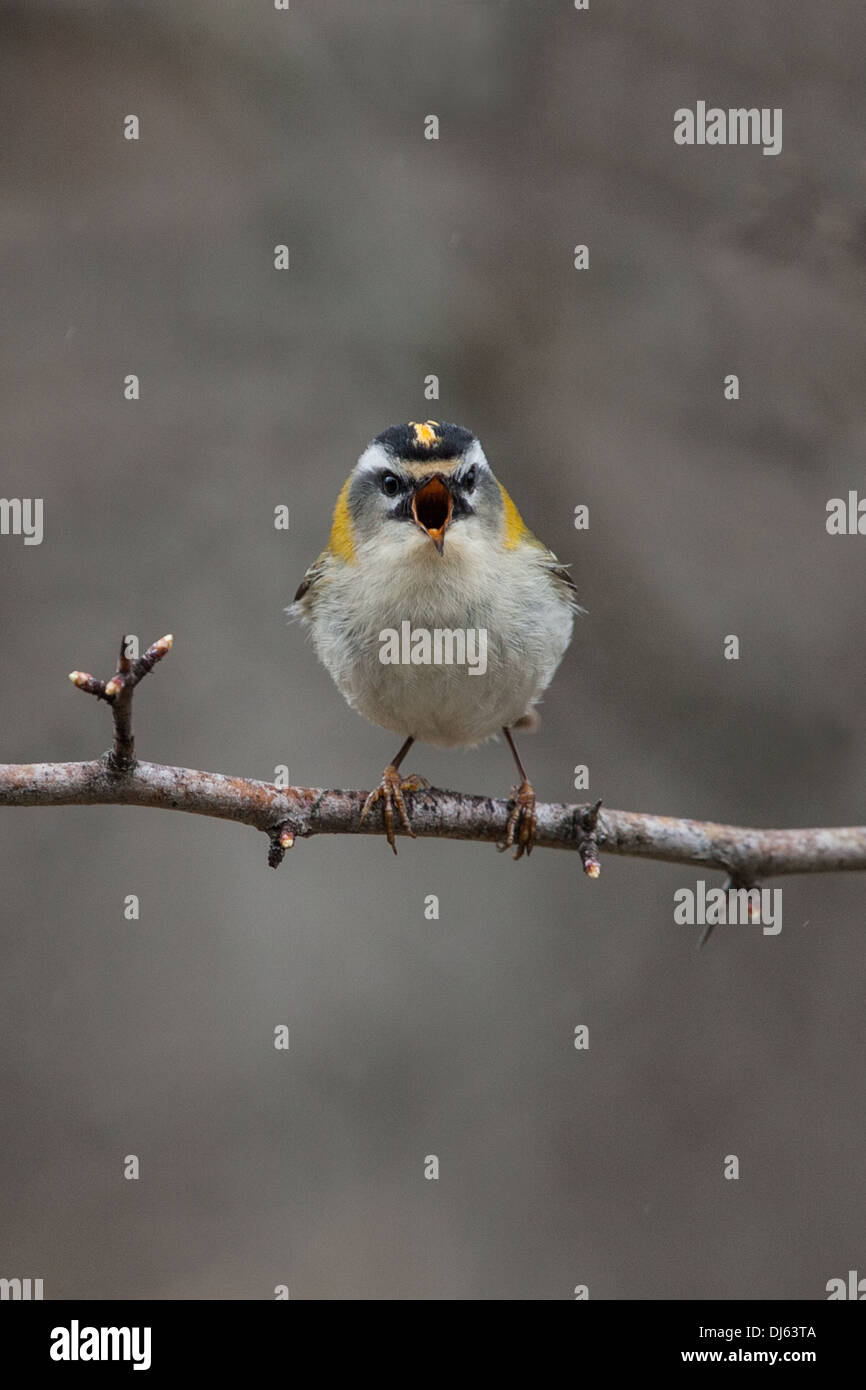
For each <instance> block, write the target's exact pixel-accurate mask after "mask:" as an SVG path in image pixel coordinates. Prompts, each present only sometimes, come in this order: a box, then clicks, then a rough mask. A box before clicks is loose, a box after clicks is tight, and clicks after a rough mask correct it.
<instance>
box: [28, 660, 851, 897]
mask: <svg viewBox="0 0 866 1390" xmlns="http://www.w3.org/2000/svg"><path fill="white" fill-rule="evenodd" d="M171 643H172V639H171V637H164V638H162V639H161V640H160V641H159V642H155V643H154V644H153V646H152V647H149V648H148V650H147V651H146V652H145V654H144V656H142V657H140V658H139V659H138V660H136V661H132V662H128V664H127V665H126V666H125V667H124V664H123V663H124V660H126V659H125V658H124V657H121V662H120V663H119V665H118V670H117V672H116V673H115V675H114V676H113V677H112V678H111V679H110V680H109V681H107V682H102V681H98V680H95V679H94V677H93V676H89V675H86V674H85V673H83V672H80V671H73V672H72V675H71V676H70V679H71V680H72V681H73V683H74V684H75V685H76V686H78V688H79V689H81V690H84V691H86V692H87V693H89V694H93V695H96V696H97V698H99V699H103V700H106V701H107V702H108V703H109V704H111V705H112V713H113V715H114V732H115V739H114V747H113V748H112V749H111V751H110V752H108V753H106V754H105V755H104V756H103V757H102V758H100V759H98V760H96V761H94V762H83V763H17V764H16V763H9V764H0V805H4V806H153V807H157V808H161V809H163V810H175V811H187V812H190V813H191V814H193V815H200V816H214V817H216V818H218V819H220V820H230V821H236V822H239V823H240V824H242V825H248V826H251V827H252V828H254V829H256V830H260V831H263V832H264V833H265V834H266V835H267V836H268V839H269V841H270V848H269V854H268V859H269V862H270V863H271V864H272V865H273V866H274V867H276V866H277V864H279V863H280V861H281V860H282V858H283V856H284V854H285V851H286V850H287V849H289V848H291V846H292V844H293V843H294V840H295V838H297V837H300V838H304V839H306V838H308V837H310V836H313V835H346V834H353V835H381V833H382V827H381V823H380V814H379V813H377V814H374V815H372V816H369V817H368V818H367V819H366V820H365V821H364V822H363V824H362V823H361V821H360V815H361V809H362V807H363V805H364V801H365V798H366V795H367V794H366V792H363V791H324V790H322V789H320V788H317V787H286V788H279V787H277V786H275V785H274V784H273V783H271V782H258V781H252V780H249V779H247V778H242V777H227V776H224V775H223V774H222V773H218V772H197V771H194V770H192V769H191V768H184V767H166V766H163V765H162V764H160V763H145V762H138V761H136V760H135V758H134V742H133V734H132V723H131V705H132V692H133V690H134V688H135V686H136V685H137V684H138V683H139V681H141V680H142V679H143V677H144V676H145V675H147V673H148V672H149V671H151V670H152V669H153V667H154V666H155V665H156V663H157V661H159V660H161V658H162V657H163V656H165V655H166V653H167V652H168V651H169V650H170V648H171ZM123 650H124V649H123V648H122V651H123ZM409 797H410V794H408V793H407V799H408V798H409ZM408 804H409V808H410V812H411V817H412V826H413V829H414V831H415V833H416V835H417V836H419V837H422V838H425V837H432V838H436V839H449V840H485V841H491V842H494V843H497V842H501V841H502V839H503V837H504V834H505V826H506V822H507V819H508V811H509V803H508V802H507V801H505V800H492V799H491V798H489V797H482V796H468V795H464V794H463V793H459V792H450V791H440V790H438V789H436V788H432V787H431V788H425V789H424V790H422V791H418V792H414V793H411V799H409V800H408ZM536 809H537V815H538V829H537V833H536V845H537V846H539V847H542V848H547V849H570V850H577V852H578V853H579V855H580V857H581V860H582V862H583V866H584V869H585V871H586V873H587V874H588V875H589V876H590V877H592V878H595V877H597V875H598V872H599V862H598V853H599V850H602V851H603V852H604V853H605V854H621V855H632V856H635V857H638V858H642V859H658V860H665V861H668V862H671V863H678V864H691V865H694V866H696V867H698V868H703V869H719V870H723V871H725V872H726V873H727V874H728V876H729V878H730V880H731V883H732V884H733V885H735V886H737V887H740V886H743V887H751V886H753V885H754V884H756V883H757V881H758V880H759V879H763V878H768V877H771V876H773V875H779V874H798V873H831V872H837V871H840V870H864V869H866V826H850V827H842V828H835V829H814V830H754V829H747V828H745V827H742V826H735V825H716V824H714V823H713V822H711V821H694V820H680V819H675V818H672V817H668V816H654V815H642V814H639V813H636V812H631V811H611V810H601V809H600V803H596V804H595V805H592V806H579V805H578V806H570V805H563V804H559V803H547V804H542V803H540V804H539V805H538V806H537V808H536Z"/></svg>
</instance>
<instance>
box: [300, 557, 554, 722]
mask: <svg viewBox="0 0 866 1390" xmlns="http://www.w3.org/2000/svg"><path fill="white" fill-rule="evenodd" d="M418 540H419V542H420V544H419V546H418V548H417V549H416V551H415V554H414V555H412V557H411V563H408V564H407V554H406V547H405V544H400V545H399V546H397V545H395V546H394V547H388V546H383V545H381V544H380V545H378V546H377V547H376V551H375V553H374V554H368V553H365V552H364V551H363V550H362V551H361V552H359V555H358V562H357V564H355V565H352V566H347V567H346V568H345V569H344V570H342V571H341V572H339V573H338V574H336V575H334V576H329V579H328V581H327V582H326V584H324V585H323V586H322V592H321V594H320V595H319V596H317V601H316V605H315V610H314V613H313V615H312V619H311V625H312V634H313V641H314V643H315V647H316V650H317V653H318V655H319V657H320V659H321V660H322V662H323V663H324V665H325V666H326V667H327V669H328V670H329V671H330V673H331V675H332V677H333V679H334V681H335V682H336V684H337V686H338V687H339V689H340V690H341V692H342V693H343V695H344V696H345V698H346V700H347V701H348V702H349V704H350V705H352V706H353V708H355V709H357V710H358V711H359V713H360V714H363V715H364V716H365V718H367V719H369V720H370V721H371V722H372V723H374V724H378V725H379V726H380V727H381V728H383V729H388V730H390V731H392V732H393V733H395V734H399V735H401V736H403V737H406V736H407V735H409V734H412V735H413V736H414V737H415V738H417V739H420V740H422V741H423V742H425V743H430V744H434V745H438V746H440V747H446V748H451V747H459V746H464V745H470V744H475V743H479V742H481V741H482V740H483V739H486V738H489V737H490V736H491V735H492V734H495V733H497V732H498V731H499V730H500V729H501V728H502V727H503V725H510V724H514V723H515V722H516V721H517V720H518V719H519V718H520V717H521V716H522V715H523V714H525V713H526V711H527V710H528V709H529V708H530V707H531V705H532V704H533V703H534V701H535V700H537V699H538V697H539V696H540V695H541V693H542V692H543V691H544V690H545V689H546V688H547V686H548V685H549V683H550V681H551V679H552V677H553V674H554V672H555V670H556V668H557V666H558V665H559V662H560V660H561V658H562V655H563V653H564V651H565V649H566V647H567V646H568V642H569V639H570V637H571V628H572V614H571V610H570V608H569V606H568V603H567V602H566V601H565V600H564V599H563V598H562V597H561V595H560V594H559V592H558V591H557V589H556V586H555V583H554V581H553V580H552V578H551V576H550V575H549V574H548V573H547V572H546V571H545V570H544V569H543V567H542V566H541V565H536V564H534V563H533V562H532V561H529V562H528V561H527V557H526V554H525V552H523V553H522V554H521V555H520V556H519V557H518V556H517V555H515V554H514V552H504V553H502V554H500V555H499V556H497V557H496V564H495V566H491V565H488V566H485V565H483V564H480V563H479V561H478V559H477V548H476V547H474V546H472V545H470V544H467V545H462V544H461V543H460V542H459V541H455V540H454V539H452V538H449V540H450V546H449V543H448V542H446V547H445V554H444V555H443V556H439V555H437V554H436V552H435V550H434V549H433V547H432V545H430V544H429V542H427V541H426V539H425V540H422V539H421V537H420V536H419V538H418ZM407 623H408V624H409V628H410V630H411V632H412V633H413V634H417V633H418V632H419V630H420V631H426V632H428V633H429V634H430V641H431V646H432V645H433V642H434V636H435V631H436V630H437V629H438V630H439V631H440V632H442V631H443V630H447V631H451V632H456V631H460V632H462V633H464V634H467V633H468V630H470V629H471V630H472V631H473V632H474V633H475V646H474V648H473V646H472V645H471V643H472V639H471V638H470V639H469V643H468V653H467V654H468V656H470V657H471V658H472V662H473V664H469V661H467V662H466V664H454V663H452V664H445V662H444V661H441V663H436V662H430V663H429V664H427V663H425V662H422V661H419V662H417V663H416V662H413V661H412V660H411V659H410V660H409V661H408V662H406V663H404V662H403V661H402V660H398V661H397V663H396V664H393V663H391V662H388V663H385V662H383V660H382V654H383V652H385V653H386V654H391V655H393V654H394V644H393V641H390V640H389V638H388V637H387V636H385V637H383V634H388V633H389V632H391V633H394V634H396V635H397V637H398V639H400V640H399V648H400V651H399V654H400V656H406V655H409V656H410V658H411V651H412V645H413V644H411V643H410V644H409V645H408V646H407V643H406V640H405V638H406V636H407V633H406V629H405V627H404V625H405V624H407ZM482 632H483V633H484V634H485V637H484V638H483V639H482V637H481V633H482ZM485 643H486V652H485V650H484V648H485ZM448 645H449V644H448V639H447V638H446V639H443V652H445V653H447V650H448ZM415 651H416V653H417V654H418V655H420V656H423V655H424V653H423V651H422V650H421V649H420V646H418V645H416V646H415ZM482 654H483V655H484V657H485V662H484V669H483V670H482V659H481V658H482ZM452 656H459V649H458V650H457V651H453V652H452ZM473 670H474V671H475V674H472V672H473Z"/></svg>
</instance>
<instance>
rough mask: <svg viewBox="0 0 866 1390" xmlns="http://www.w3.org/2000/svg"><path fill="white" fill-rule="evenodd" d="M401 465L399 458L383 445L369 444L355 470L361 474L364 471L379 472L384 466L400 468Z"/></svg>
mask: <svg viewBox="0 0 866 1390" xmlns="http://www.w3.org/2000/svg"><path fill="white" fill-rule="evenodd" d="M399 467H400V464H399V460H397V459H395V458H393V457H392V456H391V454H389V453H388V450H387V449H385V448H384V447H383V445H381V444H369V445H368V446H367V448H366V449H365V450H364V452H363V454H362V455H361V457H360V458H359V459H358V462H357V463H356V464H355V469H354V471H355V473H356V474H358V475H360V474H362V473H378V472H380V471H381V469H383V468H394V469H395V470H399Z"/></svg>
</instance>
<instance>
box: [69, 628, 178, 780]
mask: <svg viewBox="0 0 866 1390" xmlns="http://www.w3.org/2000/svg"><path fill="white" fill-rule="evenodd" d="M173 643H174V638H173V637H172V635H171V633H169V634H168V636H167V637H160V639H159V641H158V642H154V643H153V645H152V646H150V647H148V649H147V651H146V652H145V653H144V655H143V656H139V657H136V659H135V660H134V661H133V660H132V659H131V658H130V657H129V656H127V654H126V649H127V646H128V645H129V639H128V638H127V637H123V638H121V642H120V655H119V657H118V659H117V670H116V671H115V673H114V675H113V676H112V677H111V679H110V680H108V681H100V680H96V678H95V677H94V676H89V675H88V674H87V672H86V671H70V672H69V679H70V680H71V681H72V684H73V685H74V686H77V687H78V689H79V690H83V691H84V692H85V693H86V694H87V695H95V696H96V698H97V699H98V700H107V701H108V703H109V704H110V705H111V713H112V715H113V716H114V747H113V749H112V750H111V753H110V754H109V755H108V767H109V769H110V771H112V772H127V771H128V770H129V769H130V768H131V767H132V766H133V765H134V763H135V738H134V737H133V733H132V695H133V691H134V690H135V687H136V686H137V685H138V683H139V681H140V680H143V679H144V677H145V676H146V675H147V674H148V672H149V671H152V670H153V668H154V666H155V665H156V663H157V662H158V661H162V658H163V657H164V656H165V655H166V654H167V653H168V652H170V651H171V648H172V645H173Z"/></svg>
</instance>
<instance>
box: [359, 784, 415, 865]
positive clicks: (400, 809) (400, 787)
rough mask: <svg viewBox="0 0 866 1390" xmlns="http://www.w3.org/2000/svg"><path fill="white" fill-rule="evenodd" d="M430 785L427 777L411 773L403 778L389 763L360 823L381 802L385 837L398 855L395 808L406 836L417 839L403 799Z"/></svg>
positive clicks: (366, 805)
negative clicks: (395, 834)
mask: <svg viewBox="0 0 866 1390" xmlns="http://www.w3.org/2000/svg"><path fill="white" fill-rule="evenodd" d="M429 785H430V783H429V782H428V781H427V778H426V777H419V776H418V774H417V773H415V772H413V773H411V774H410V775H409V776H408V777H401V776H400V772H399V770H398V769H397V768H396V767H395V766H394V764H393V763H389V764H388V766H387V767H386V768H385V771H384V772H383V773H382V780H381V782H380V783H379V785H378V787H376V788H375V790H373V791H371V792H370V795H369V796H368V797H367V800H366V801H365V802H364V808H363V810H362V811H361V821H360V823H361V824H362V825H363V823H364V821H365V819H366V818H367V816H368V815H369V813H370V811H372V809H373V807H374V806H375V805H376V804H377V803H378V802H380V801H381V803H382V818H383V820H384V822H385V835H386V838H387V840H388V844H389V845H390V846H391V848H392V850H393V851H394V853H395V854H396V853H397V845H396V843H395V841H394V827H395V823H394V808H395V807H396V808H397V815H398V816H399V818H400V824H401V826H402V827H403V829H404V830H405V832H406V834H407V835H409V836H411V838H412V839H413V840H414V839H416V838H417V837H416V835H415V831H414V830H413V829H412V822H411V821H410V819H409V812H408V811H407V809H406V802H405V800H404V799H403V793H404V792H418V791H421V790H422V789H423V788H424V787H429Z"/></svg>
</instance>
